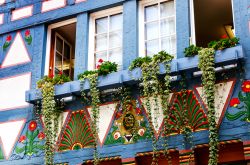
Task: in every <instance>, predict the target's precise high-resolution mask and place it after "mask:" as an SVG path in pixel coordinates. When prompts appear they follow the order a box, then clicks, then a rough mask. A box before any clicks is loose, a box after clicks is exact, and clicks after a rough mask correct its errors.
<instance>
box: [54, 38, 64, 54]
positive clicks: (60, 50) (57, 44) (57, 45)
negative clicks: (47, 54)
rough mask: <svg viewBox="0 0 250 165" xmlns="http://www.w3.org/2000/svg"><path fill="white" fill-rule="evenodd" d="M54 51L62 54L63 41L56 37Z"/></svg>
mask: <svg viewBox="0 0 250 165" xmlns="http://www.w3.org/2000/svg"><path fill="white" fill-rule="evenodd" d="M56 50H57V51H58V52H60V53H61V54H62V53H63V40H61V39H60V38H59V37H56Z"/></svg>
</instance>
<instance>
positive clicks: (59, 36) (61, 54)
mask: <svg viewBox="0 0 250 165" xmlns="http://www.w3.org/2000/svg"><path fill="white" fill-rule="evenodd" d="M57 37H58V38H60V39H61V40H62V41H63V47H62V53H60V52H59V51H57V49H56V45H57V40H56V39H57ZM65 43H66V44H67V45H68V46H69V48H70V57H69V58H70V59H69V60H70V64H69V75H68V76H69V77H74V75H71V69H72V68H74V67H72V63H71V62H72V61H71V60H72V55H73V53H72V45H71V44H70V43H69V42H68V41H67V40H66V39H65V38H64V37H63V36H61V35H60V34H59V33H57V32H56V33H55V49H54V74H55V68H56V67H55V64H56V53H57V52H58V53H59V55H60V56H62V70H61V71H62V72H63V61H64V56H65V54H64V45H65Z"/></svg>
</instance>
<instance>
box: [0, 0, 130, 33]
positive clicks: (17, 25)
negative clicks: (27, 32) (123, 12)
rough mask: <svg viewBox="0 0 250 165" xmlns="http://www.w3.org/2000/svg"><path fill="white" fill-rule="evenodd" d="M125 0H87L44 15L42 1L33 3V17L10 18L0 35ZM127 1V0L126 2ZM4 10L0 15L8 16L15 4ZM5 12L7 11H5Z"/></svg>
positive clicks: (117, 4)
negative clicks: (4, 13)
mask: <svg viewBox="0 0 250 165" xmlns="http://www.w3.org/2000/svg"><path fill="white" fill-rule="evenodd" d="M124 1H126V0H105V1H104V0H87V1H86V2H83V3H77V4H75V5H68V6H65V7H64V8H61V9H56V10H52V11H49V12H46V13H41V3H42V1H41V0H40V1H38V2H37V3H33V4H34V5H35V6H36V7H35V8H34V13H36V14H33V16H31V17H29V18H25V19H21V20H17V21H13V22H11V21H10V16H9V18H8V22H5V24H3V25H1V26H0V27H1V28H0V34H4V33H8V32H10V31H14V30H18V29H21V28H26V27H29V26H33V25H39V24H43V23H49V22H53V21H59V20H62V19H65V17H75V16H76V15H77V14H80V13H83V12H93V11H97V10H102V9H106V8H110V7H114V6H119V5H121V4H122V3H123V2H124ZM127 1H128V0H127ZM8 5H9V6H8V7H6V8H3V9H1V8H0V13H2V12H4V11H5V12H6V13H7V12H8V14H9V15H10V9H11V8H15V7H16V6H15V4H13V3H10V4H8ZM6 10H7V11H6Z"/></svg>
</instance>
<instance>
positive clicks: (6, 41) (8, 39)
mask: <svg viewBox="0 0 250 165" xmlns="http://www.w3.org/2000/svg"><path fill="white" fill-rule="evenodd" d="M11 41H12V36H11V35H8V36H7V37H6V40H5V43H4V45H3V50H6V49H7V48H8V47H9V46H10V44H11Z"/></svg>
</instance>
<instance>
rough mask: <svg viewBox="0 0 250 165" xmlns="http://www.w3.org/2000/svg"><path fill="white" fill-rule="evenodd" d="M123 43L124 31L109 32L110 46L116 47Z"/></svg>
mask: <svg viewBox="0 0 250 165" xmlns="http://www.w3.org/2000/svg"><path fill="white" fill-rule="evenodd" d="M121 45H122V33H121V31H120V32H113V33H110V34H109V48H116V47H120V46H121Z"/></svg>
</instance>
